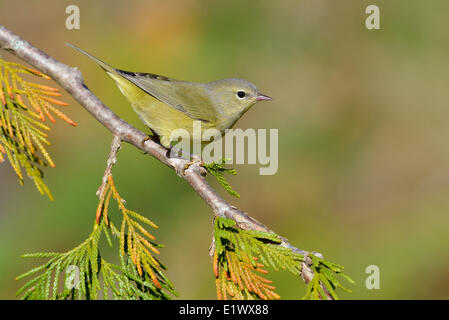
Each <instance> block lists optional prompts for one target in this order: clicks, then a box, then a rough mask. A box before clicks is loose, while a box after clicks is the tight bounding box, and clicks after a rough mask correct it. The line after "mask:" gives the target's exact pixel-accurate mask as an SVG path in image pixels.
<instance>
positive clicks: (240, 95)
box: [237, 91, 246, 99]
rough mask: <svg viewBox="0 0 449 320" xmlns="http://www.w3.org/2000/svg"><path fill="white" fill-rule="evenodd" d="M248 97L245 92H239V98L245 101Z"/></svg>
mask: <svg viewBox="0 0 449 320" xmlns="http://www.w3.org/2000/svg"><path fill="white" fill-rule="evenodd" d="M245 96H246V93H245V91H237V97H239V98H240V99H243V98H244V97H245Z"/></svg>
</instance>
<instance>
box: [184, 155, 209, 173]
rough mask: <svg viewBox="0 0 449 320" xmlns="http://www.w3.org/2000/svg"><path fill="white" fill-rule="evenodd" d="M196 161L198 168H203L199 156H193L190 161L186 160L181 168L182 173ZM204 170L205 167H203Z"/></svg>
mask: <svg viewBox="0 0 449 320" xmlns="http://www.w3.org/2000/svg"><path fill="white" fill-rule="evenodd" d="M195 163H198V164H199V166H200V168H202V169H204V162H203V160H201V159H200V158H196V157H195V158H193V159H192V161H190V162H188V163H187V164H186V165H185V166H184V168H183V169H182V174H185V172H186V170H187V169H189V168H190V167H191V166H192V165H193V164H195ZM204 170H205V169H204ZM201 174H202V173H201Z"/></svg>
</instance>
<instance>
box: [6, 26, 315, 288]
mask: <svg viewBox="0 0 449 320" xmlns="http://www.w3.org/2000/svg"><path fill="white" fill-rule="evenodd" d="M0 48H2V49H5V50H8V51H9V52H11V53H13V54H14V55H16V56H17V57H19V58H20V59H22V60H23V61H25V62H27V63H28V64H30V65H31V66H33V67H34V68H36V69H38V70H40V71H41V72H43V73H45V74H47V75H49V76H50V77H51V78H52V79H53V80H54V81H56V82H57V83H58V84H59V85H60V86H61V87H62V88H64V89H65V90H66V91H67V92H68V93H69V94H70V95H71V96H72V97H73V98H74V99H75V100H76V101H78V103H79V104H80V105H81V106H82V107H83V108H84V109H86V110H87V111H88V112H89V113H90V114H91V115H92V116H93V117H94V118H95V119H96V120H98V122H100V123H101V124H102V125H103V126H105V127H106V129H108V130H109V131H110V132H111V133H112V134H113V135H114V137H116V138H114V142H113V146H112V150H114V143H115V145H118V146H119V145H120V143H119V142H120V141H125V142H128V143H130V144H132V145H133V146H134V147H136V148H137V149H140V150H142V151H144V152H145V153H147V154H149V155H151V156H153V157H154V158H156V159H158V160H159V161H161V162H162V163H164V164H165V165H167V166H168V167H170V168H172V169H173V170H174V171H175V172H176V173H177V175H178V176H179V177H181V178H182V179H184V180H185V181H186V182H187V183H188V184H189V185H190V186H191V187H192V188H193V189H194V190H195V192H196V193H198V195H199V196H200V197H201V198H202V199H203V200H204V201H205V202H206V203H207V204H208V205H209V206H210V207H211V208H212V212H213V214H214V215H215V216H217V217H224V218H229V219H233V220H234V221H235V222H236V223H237V225H238V226H239V227H240V228H242V229H245V230H259V231H265V232H273V231H272V230H270V229H269V228H268V227H267V226H265V225H263V224H262V223H260V222H259V221H257V220H256V219H254V218H252V217H250V216H249V215H247V214H246V213H245V212H243V211H241V210H238V209H237V208H236V207H234V206H232V205H231V204H229V203H228V202H226V201H225V200H224V199H223V198H222V197H220V196H219V195H218V194H217V192H216V191H215V190H214V189H213V188H212V187H211V186H210V185H209V184H208V182H207V181H206V179H205V170H204V168H202V167H201V166H200V165H199V163H198V162H194V163H193V164H192V165H190V166H189V167H188V168H187V169H185V168H186V165H187V164H188V163H189V161H188V160H184V159H180V158H169V157H168V156H167V155H168V151H167V149H165V148H164V147H163V146H161V145H160V144H158V143H155V142H154V141H152V140H148V139H146V138H147V134H145V133H144V132H142V131H140V130H138V129H136V128H135V127H133V126H132V125H130V124H129V123H127V122H126V121H124V120H123V119H121V118H120V117H119V116H117V115H116V114H115V113H114V112H113V111H112V110H111V109H109V108H108V107H107V106H106V105H105V104H104V103H103V102H101V101H100V99H98V98H97V97H96V96H95V95H94V94H93V93H92V92H91V91H90V90H89V89H88V88H87V86H86V85H85V84H84V82H83V77H82V74H81V72H80V71H79V70H78V69H77V68H73V67H70V66H68V65H65V64H63V63H61V62H59V61H57V60H56V59H54V58H53V57H51V56H49V55H48V54H46V53H45V52H43V51H41V50H40V49H38V48H36V47H34V46H32V45H31V44H30V43H28V42H27V41H25V40H23V39H21V38H20V37H19V36H17V35H15V34H14V33H13V32H11V31H10V30H8V29H6V28H5V27H4V26H2V25H0ZM117 150H118V147H117V149H115V152H114V151H111V153H112V154H113V156H112V158H115V153H116V152H117ZM109 159H111V156H110V158H109ZM110 165H112V163H111V164H109V162H108V167H109V166H110ZM106 170H108V169H106ZM100 189H101V187H100ZM99 191H100V190H99ZM280 245H282V246H284V247H287V248H290V249H291V250H292V251H294V252H297V253H300V254H302V255H304V257H305V258H306V259H305V261H304V263H303V266H302V279H303V280H304V282H306V283H309V282H310V280H311V279H312V278H313V275H314V272H313V270H312V268H311V261H310V258H308V259H307V257H308V255H309V254H315V253H309V252H307V251H304V250H302V249H299V248H297V247H294V246H293V245H291V244H290V243H289V242H288V241H287V239H285V238H282V243H281V244H280Z"/></svg>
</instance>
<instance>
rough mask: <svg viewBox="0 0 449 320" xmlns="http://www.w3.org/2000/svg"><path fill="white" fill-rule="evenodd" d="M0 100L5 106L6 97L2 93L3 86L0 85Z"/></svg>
mask: <svg viewBox="0 0 449 320" xmlns="http://www.w3.org/2000/svg"><path fill="white" fill-rule="evenodd" d="M0 101H1V102H2V104H3V105H4V106H6V98H5V95H4V94H3V87H0Z"/></svg>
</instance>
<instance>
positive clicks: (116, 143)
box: [97, 135, 122, 197]
mask: <svg viewBox="0 0 449 320" xmlns="http://www.w3.org/2000/svg"><path fill="white" fill-rule="evenodd" d="M121 144H122V139H120V137H119V136H116V135H114V138H113V139H112V143H111V151H110V152H109V156H108V160H107V162H106V170H104V174H103V179H102V183H101V186H100V187H99V188H98V190H97V196H98V197H101V195H102V194H103V192H104V190H105V188H106V185H107V184H108V178H109V176H110V175H111V170H112V167H113V166H114V165H115V163H116V162H117V152H118V151H119V149H120V146H121Z"/></svg>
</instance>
